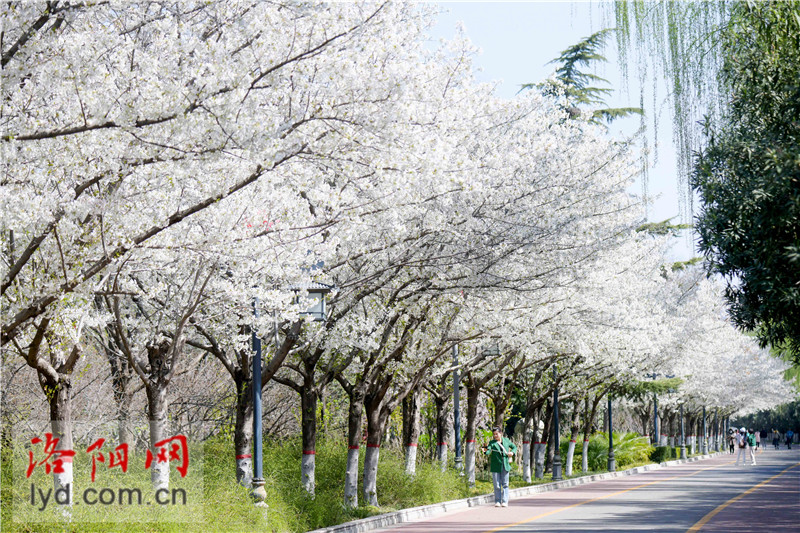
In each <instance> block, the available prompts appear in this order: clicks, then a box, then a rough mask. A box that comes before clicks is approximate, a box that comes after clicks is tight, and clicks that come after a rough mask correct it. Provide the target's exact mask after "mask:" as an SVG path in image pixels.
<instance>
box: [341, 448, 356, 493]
mask: <svg viewBox="0 0 800 533" xmlns="http://www.w3.org/2000/svg"><path fill="white" fill-rule="evenodd" d="M358 454H359V449H358V448H351V449H349V450H347V470H346V471H345V473H344V505H345V507H350V508H353V507H358Z"/></svg>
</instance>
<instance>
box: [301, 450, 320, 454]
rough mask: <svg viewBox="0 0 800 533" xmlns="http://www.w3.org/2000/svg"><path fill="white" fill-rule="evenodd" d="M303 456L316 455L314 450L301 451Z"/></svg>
mask: <svg viewBox="0 0 800 533" xmlns="http://www.w3.org/2000/svg"><path fill="white" fill-rule="evenodd" d="M303 455H317V452H315V451H314V450H303Z"/></svg>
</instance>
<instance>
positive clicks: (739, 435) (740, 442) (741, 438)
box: [734, 428, 747, 466]
mask: <svg viewBox="0 0 800 533" xmlns="http://www.w3.org/2000/svg"><path fill="white" fill-rule="evenodd" d="M745 433H747V430H746V429H744V428H741V429H737V430H736V432H735V433H734V437H735V438H736V448H737V449H738V450H739V453H738V454H736V466H739V460H740V459H741V460H742V466H744V465H746V464H747V456H746V455H745V453H746V452H747V440H745Z"/></svg>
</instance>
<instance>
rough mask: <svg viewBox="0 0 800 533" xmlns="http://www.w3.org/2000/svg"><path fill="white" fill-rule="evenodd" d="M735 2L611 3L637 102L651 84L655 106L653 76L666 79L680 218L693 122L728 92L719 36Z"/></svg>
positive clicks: (697, 134) (696, 133) (696, 138)
mask: <svg viewBox="0 0 800 533" xmlns="http://www.w3.org/2000/svg"><path fill="white" fill-rule="evenodd" d="M739 3H740V2H734V1H729V0H721V1H713V2H710V1H687V2H673V1H668V0H658V1H644V0H634V1H628V0H617V1H615V2H614V3H613V4H611V7H610V9H611V10H612V13H611V14H612V16H613V17H614V22H615V26H616V38H617V45H618V49H619V65H620V69H621V72H622V78H623V83H626V84H627V83H628V82H629V81H630V79H631V77H634V79H636V80H638V82H639V84H640V85H641V87H642V102H644V91H645V87H646V86H647V87H649V86H650V84H652V87H653V94H652V98H653V104H652V105H653V107H654V108H655V109H658V108H659V107H660V106H661V103H660V102H659V101H658V99H659V94H658V80H660V79H663V80H666V83H667V87H666V90H667V96H666V98H667V99H668V100H669V103H670V104H671V107H672V132H673V143H674V145H675V149H676V152H677V161H678V162H677V164H678V169H677V170H678V189H679V190H678V192H679V207H680V209H681V215H682V217H683V218H684V219H688V218H690V217H691V212H692V195H691V192H690V191H691V189H690V186H689V180H688V176H689V175H690V174H691V171H692V168H693V159H692V158H693V154H694V153H695V151H697V149H698V147H699V146H700V144H701V139H702V130H701V129H700V128H698V127H697V123H698V121H700V120H701V119H702V118H703V117H704V116H708V117H712V118H713V117H718V116H719V115H720V111H721V107H722V106H723V105H724V102H725V101H726V96H725V95H727V94H729V88H728V87H727V85H726V84H725V83H724V82H722V81H721V79H720V77H719V73H720V71H721V69H722V53H721V41H722V35H723V33H724V31H725V30H726V28H728V27H729V26H730V24H731V20H732V17H733V16H734V13H735V11H736V10H735V6H736V5H738V4H739ZM629 65H632V66H633V68H629ZM652 120H653V131H654V132H656V131H658V120H659V114H658V113H655V112H654V113H653V114H652Z"/></svg>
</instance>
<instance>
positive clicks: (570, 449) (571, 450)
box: [564, 440, 575, 476]
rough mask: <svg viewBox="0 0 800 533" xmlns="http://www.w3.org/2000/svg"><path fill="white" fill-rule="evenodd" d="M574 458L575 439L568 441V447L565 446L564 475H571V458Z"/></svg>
mask: <svg viewBox="0 0 800 533" xmlns="http://www.w3.org/2000/svg"><path fill="white" fill-rule="evenodd" d="M574 458H575V441H574V440H571V441H569V447H568V448H567V463H566V464H565V465H564V475H566V476H571V475H572V460H573V459H574Z"/></svg>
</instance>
